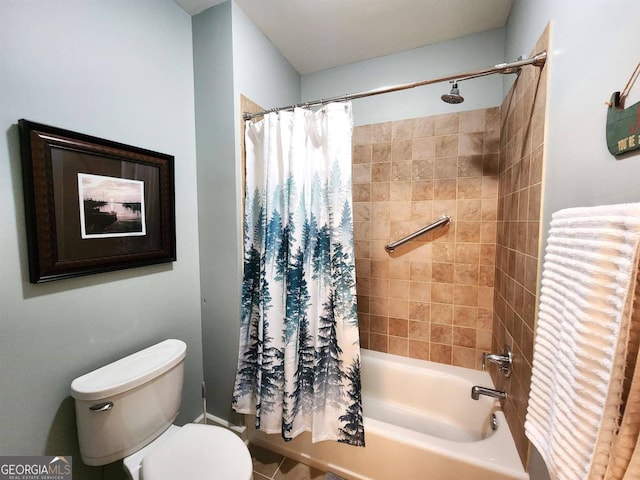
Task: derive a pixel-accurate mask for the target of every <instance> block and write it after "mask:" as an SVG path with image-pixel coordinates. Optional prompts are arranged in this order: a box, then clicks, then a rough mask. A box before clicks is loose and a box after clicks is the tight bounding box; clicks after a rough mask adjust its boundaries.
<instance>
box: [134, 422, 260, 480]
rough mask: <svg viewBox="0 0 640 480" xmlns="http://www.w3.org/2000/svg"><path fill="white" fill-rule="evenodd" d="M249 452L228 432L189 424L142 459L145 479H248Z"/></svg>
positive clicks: (237, 438)
mask: <svg viewBox="0 0 640 480" xmlns="http://www.w3.org/2000/svg"><path fill="white" fill-rule="evenodd" d="M252 469H253V466H252V462H251V455H250V454H249V450H248V449H247V447H246V445H245V444H244V443H243V442H242V440H240V438H239V437H238V436H236V435H235V434H234V433H232V432H231V431H229V430H227V429H225V428H221V427H214V426H212V425H202V424H194V423H190V424H187V425H185V426H184V427H182V428H180V429H179V431H177V432H175V433H174V434H173V435H171V437H169V438H168V439H166V440H165V441H163V442H162V443H160V444H159V445H158V446H157V447H155V448H153V450H151V451H150V452H149V453H148V454H147V455H146V456H145V457H144V458H143V459H142V468H141V473H142V475H141V477H142V478H143V479H144V480H180V479H185V480H217V479H224V480H251V478H252Z"/></svg>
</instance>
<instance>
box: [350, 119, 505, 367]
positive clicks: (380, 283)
mask: <svg viewBox="0 0 640 480" xmlns="http://www.w3.org/2000/svg"><path fill="white" fill-rule="evenodd" d="M499 151H500V108H499V107H496V108H489V109H483V110H474V111H468V112H462V113H452V114H444V115H437V116H430V117H423V118H416V119H411V120H402V121H393V122H385V123H380V124H373V125H364V126H359V127H356V128H355V129H354V132H353V200H354V235H355V243H356V270H357V281H358V285H357V289H358V308H359V311H360V315H359V317H360V328H361V342H362V345H363V346H364V347H365V348H370V349H372V350H378V351H382V352H389V353H394V354H398V355H403V356H409V357H414V358H420V359H426V360H433V361H436V362H440V363H447V364H454V365H460V366H465V367H471V368H477V367H479V364H480V357H481V352H482V351H487V350H489V348H490V346H491V329H492V320H493V295H494V274H495V241H496V221H497V205H498V204H497V200H498V167H499ZM443 214H448V215H450V216H452V217H453V222H452V223H451V224H450V225H449V226H448V227H445V228H444V229H441V230H439V231H437V232H434V233H430V234H427V235H424V236H423V237H421V238H419V239H416V240H413V241H411V242H409V243H408V244H406V245H405V246H403V247H399V248H398V249H396V251H395V252H393V253H391V254H389V253H387V252H386V251H385V249H384V246H385V245H386V244H387V243H389V242H391V241H395V240H397V239H399V238H402V237H404V236H406V235H408V234H410V233H412V232H414V231H416V230H418V229H420V228H422V227H424V226H425V225H428V224H429V223H431V222H433V221H435V220H436V219H438V218H440V217H441V216H442V215H443Z"/></svg>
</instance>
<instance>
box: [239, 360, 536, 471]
mask: <svg viewBox="0 0 640 480" xmlns="http://www.w3.org/2000/svg"><path fill="white" fill-rule="evenodd" d="M473 385H481V386H484V387H490V388H493V383H492V381H491V378H490V377H489V375H488V374H487V373H486V372H480V371H476V370H470V369H467V368H460V367H452V366H449V365H443V364H439V363H433V362H426V361H423V360H414V359H411V358H405V357H399V356H396V355H389V354H384V353H379V352H374V351H370V350H362V389H363V391H362V396H363V410H364V416H365V419H364V426H365V442H366V447H364V448H361V447H352V446H349V445H345V444H342V443H337V442H319V443H315V444H314V443H311V436H310V435H309V434H308V433H304V434H302V435H300V436H298V437H296V438H295V439H294V440H292V441H290V442H286V443H285V442H284V441H283V440H282V439H281V438H280V436H279V435H267V434H265V433H263V432H261V431H259V430H255V429H254V428H253V423H254V419H253V418H249V419H248V426H249V440H250V441H251V442H252V443H254V444H256V445H259V446H262V447H265V448H267V449H270V450H273V451H275V452H278V453H281V454H283V455H286V456H288V457H291V458H294V459H296V460H299V461H302V462H304V463H307V464H309V465H312V466H315V467H317V468H321V469H323V470H329V471H332V472H334V473H337V474H338V475H341V476H343V477H345V478H347V479H353V480H423V479H424V480H527V479H528V478H529V475H528V474H527V473H526V472H525V471H524V469H523V467H522V463H521V462H520V457H519V456H518V453H517V451H516V448H515V445H514V442H513V437H512V436H511V432H510V431H509V427H508V425H507V422H506V419H505V417H504V414H503V413H502V411H501V410H500V403H499V402H498V401H497V400H494V399H491V398H488V397H484V396H481V397H480V399H479V400H473V399H472V398H471V387H472V386H473ZM492 413H494V414H495V415H496V418H497V422H498V428H497V430H496V431H493V430H492V429H491V427H490V416H491V414H492Z"/></svg>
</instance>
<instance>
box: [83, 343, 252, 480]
mask: <svg viewBox="0 0 640 480" xmlns="http://www.w3.org/2000/svg"><path fill="white" fill-rule="evenodd" d="M186 350H187V346H186V345H185V343H184V342H182V341H181V340H165V341H164V342H161V343H158V344H157V345H153V346H152V347H149V348H146V349H144V350H141V351H139V352H137V353H134V354H132V355H129V356H128V357H125V358H122V359H120V360H118V361H116V362H113V363H110V364H109V365H106V366H104V367H102V368H99V369H97V370H94V371H93V372H90V373H87V374H86V375H83V376H81V377H78V378H76V379H75V380H74V381H73V382H72V383H71V395H72V396H73V398H75V404H76V418H77V423H78V440H79V443H80V454H81V455H82V461H83V462H84V463H85V464H87V465H105V464H107V463H111V462H114V461H116V460H120V459H124V460H123V463H124V467H125V470H126V471H127V473H128V474H129V476H130V477H131V478H132V479H133V480H139V479H142V478H144V480H181V479H185V480H223V479H224V480H251V479H252V463H251V455H250V454H249V450H248V449H247V447H246V445H245V444H244V443H243V442H242V440H240V438H238V436H236V435H235V434H234V433H233V432H231V431H230V430H227V429H225V428H221V427H214V426H211V425H200V424H188V425H185V426H184V427H177V426H175V425H172V422H173V421H174V420H175V418H176V416H177V415H178V411H179V408H180V400H181V398H182V380H183V376H184V358H185V354H186Z"/></svg>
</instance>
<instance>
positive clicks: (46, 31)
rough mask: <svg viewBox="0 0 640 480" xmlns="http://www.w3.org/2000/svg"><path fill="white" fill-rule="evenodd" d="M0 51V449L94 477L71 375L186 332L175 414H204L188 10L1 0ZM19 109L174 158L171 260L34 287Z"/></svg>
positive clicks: (163, 3)
mask: <svg viewBox="0 0 640 480" xmlns="http://www.w3.org/2000/svg"><path fill="white" fill-rule="evenodd" d="M0 49H1V51H0V62H1V63H0V124H1V129H2V132H3V133H2V136H0V199H1V200H0V205H2V210H1V213H0V218H1V219H2V228H0V252H1V253H0V272H1V273H0V275H1V277H0V278H1V282H0V455H9V454H15V455H40V454H45V453H46V454H49V455H57V454H62V455H64V454H72V455H74V467H75V469H74V470H75V471H74V478H79V479H89V478H101V475H102V473H101V471H100V469H99V468H89V467H83V465H82V463H81V461H80V456H79V454H78V453H77V450H76V448H77V446H76V443H77V441H76V432H75V419H74V405H73V401H72V400H71V398H70V396H69V395H70V391H69V385H70V383H71V381H72V380H73V379H74V378H75V377H76V376H79V375H81V374H83V373H85V372H87V371H89V370H92V369H94V368H96V367H98V366H101V365H103V364H105V363H108V362H110V361H113V360H115V359H117V358H119V357H121V356H124V355H126V354H129V353H132V352H133V351H135V350H138V349H141V348H143V347H146V346H149V345H151V344H153V343H156V342H158V341H161V340H163V339H166V338H169V337H176V338H181V339H183V340H185V341H186V342H187V345H188V356H187V360H186V383H185V397H184V401H183V406H182V414H181V416H180V418H179V420H180V421H187V420H190V419H193V418H195V417H196V416H197V415H198V414H199V412H200V399H199V392H200V390H199V388H200V381H201V378H202V338H201V327H200V309H199V292H200V284H199V263H198V242H197V238H198V223H197V216H196V212H197V199H196V163H195V135H194V131H195V125H194V124H195V121H194V101H193V63H192V57H193V55H192V43H191V18H190V17H189V15H187V14H186V13H185V12H184V11H183V10H182V9H180V8H179V7H178V6H177V5H176V4H175V3H174V2H172V1H170V0H143V1H136V2H122V1H119V2H114V1H111V0H93V1H90V2H87V1H85V0H66V1H64V2H43V1H32V0H1V1H0ZM20 118H27V119H30V120H33V121H36V122H40V123H44V124H49V125H54V126H58V127H61V128H65V129H69V130H74V131H80V132H82V133H86V134H90V135H94V136H97V137H101V138H107V139H110V140H114V141H118V142H122V143H125V144H130V145H135V146H138V147H143V148H146V149H150V150H154V151H159V152H163V153H167V154H171V155H174V156H175V164H176V184H175V198H176V210H177V215H176V217H177V219H176V221H177V225H176V228H177V257H178V261H177V262H174V263H171V264H163V265H157V266H149V267H141V268H135V269H128V270H122V271H118V272H112V273H105V274H98V275H91V276H87V277H82V278H77V279H69V280H60V281H56V282H51V283H48V284H42V285H32V284H30V283H29V280H28V268H27V251H26V232H25V219H24V205H23V200H22V175H21V166H20V152H19V143H18V129H17V126H16V122H17V120H18V119H20Z"/></svg>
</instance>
